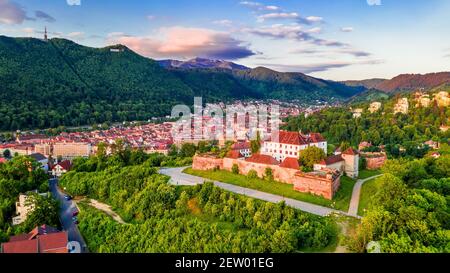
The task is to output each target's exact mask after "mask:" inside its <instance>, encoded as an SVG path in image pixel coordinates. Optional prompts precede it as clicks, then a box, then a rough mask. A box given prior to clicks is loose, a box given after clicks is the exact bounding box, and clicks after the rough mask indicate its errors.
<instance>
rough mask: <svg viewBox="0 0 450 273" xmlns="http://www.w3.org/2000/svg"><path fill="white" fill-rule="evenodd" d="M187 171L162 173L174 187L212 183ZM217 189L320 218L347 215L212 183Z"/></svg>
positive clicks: (249, 190)
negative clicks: (283, 204)
mask: <svg viewBox="0 0 450 273" xmlns="http://www.w3.org/2000/svg"><path fill="white" fill-rule="evenodd" d="M184 169H186V167H183V168H161V169H160V171H159V172H160V173H161V174H164V175H167V176H170V177H171V180H170V183H172V184H174V185H185V186H194V185H197V184H203V183H204V182H205V181H210V180H208V179H204V178H202V177H198V176H193V175H189V174H185V173H183V170H184ZM212 182H213V183H214V184H215V185H216V186H217V187H220V188H222V189H224V190H227V191H230V192H234V193H237V194H242V195H246V196H249V197H252V198H256V199H260V200H264V201H268V202H272V203H279V202H281V201H285V202H286V204H287V205H288V206H291V207H293V208H296V209H299V210H302V211H305V212H309V213H311V214H315V215H319V216H327V215H330V214H332V213H340V214H344V215H347V213H346V212H343V211H339V210H333V209H330V208H327V207H322V206H318V205H314V204H310V203H306V202H302V201H298V200H294V199H289V198H284V197H282V196H279V195H275V194H270V193H265V192H261V191H257V190H252V189H248V188H243V187H239V186H235V185H231V184H226V183H222V182H218V181H212Z"/></svg>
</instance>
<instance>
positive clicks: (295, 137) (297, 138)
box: [261, 131, 328, 162]
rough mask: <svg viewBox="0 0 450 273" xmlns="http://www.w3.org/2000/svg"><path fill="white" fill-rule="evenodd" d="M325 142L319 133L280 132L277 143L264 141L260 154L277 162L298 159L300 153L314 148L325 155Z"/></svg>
mask: <svg viewBox="0 0 450 273" xmlns="http://www.w3.org/2000/svg"><path fill="white" fill-rule="evenodd" d="M327 144H328V143H327V141H326V140H325V139H324V138H323V137H322V135H321V134H319V133H311V134H309V135H303V134H302V133H299V132H286V131H280V134H279V139H278V142H272V141H270V140H269V141H265V142H264V144H263V145H262V148H261V154H263V155H270V156H272V157H273V158H275V159H276V160H277V161H279V162H283V161H284V160H285V159H286V158H299V156H300V152H301V151H303V150H305V149H306V148H308V147H311V146H316V147H318V148H320V149H322V150H323V151H324V152H325V154H327Z"/></svg>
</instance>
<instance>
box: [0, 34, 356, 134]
mask: <svg viewBox="0 0 450 273" xmlns="http://www.w3.org/2000/svg"><path fill="white" fill-rule="evenodd" d="M358 92H359V90H358V89H355V88H352V87H347V86H345V85H343V84H341V83H335V82H330V81H325V80H321V79H316V78H312V77H309V76H307V75H304V74H301V73H281V72H276V71H272V70H269V69H267V68H256V69H247V70H239V69H234V70H232V69H231V70H230V69H226V68H208V69H204V68H202V69H199V68H193V69H180V68H171V69H165V68H163V67H161V65H160V63H158V62H156V61H154V60H152V59H149V58H146V57H143V56H141V55H139V54H136V53H135V52H133V51H131V50H130V49H128V48H127V47H125V46H122V45H114V46H109V47H105V48H91V47H86V46H82V45H79V44H76V43H74V42H72V41H69V40H65V39H51V40H49V41H48V42H45V41H42V40H39V39H32V38H9V37H5V36H0V120H1V122H0V131H5V130H17V129H31V128H55V127H58V126H61V125H64V126H80V125H86V124H94V123H103V122H116V121H127V120H147V119H149V118H151V117H159V116H165V115H170V113H171V110H172V107H173V106H174V105H176V104H180V103H182V104H186V105H192V103H193V98H194V96H202V97H203V101H204V102H217V101H224V102H227V101H231V100H235V99H282V100H294V99H297V100H300V101H302V102H304V103H313V102H314V101H315V100H322V101H329V102H331V101H343V100H345V99H347V98H349V97H351V96H353V95H355V94H356V93H358Z"/></svg>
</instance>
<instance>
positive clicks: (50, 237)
mask: <svg viewBox="0 0 450 273" xmlns="http://www.w3.org/2000/svg"><path fill="white" fill-rule="evenodd" d="M38 240H39V252H40V253H67V252H68V251H67V242H68V240H69V239H68V235H67V232H65V231H64V232H58V233H52V234H47V235H40V236H39V237H38Z"/></svg>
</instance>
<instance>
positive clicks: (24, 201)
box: [12, 191, 47, 226]
mask: <svg viewBox="0 0 450 273" xmlns="http://www.w3.org/2000/svg"><path fill="white" fill-rule="evenodd" d="M36 193H37V191H36ZM41 196H47V193H43V194H41ZM31 198H32V197H31V196H30V195H29V194H21V195H19V201H18V202H16V215H17V216H16V217H13V218H12V224H13V226H16V225H20V224H22V223H23V222H25V221H26V220H27V217H28V215H29V214H30V213H31V212H33V209H34V207H33V204H32V203H31V202H32V199H31Z"/></svg>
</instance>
